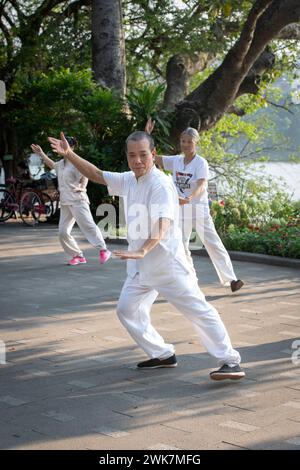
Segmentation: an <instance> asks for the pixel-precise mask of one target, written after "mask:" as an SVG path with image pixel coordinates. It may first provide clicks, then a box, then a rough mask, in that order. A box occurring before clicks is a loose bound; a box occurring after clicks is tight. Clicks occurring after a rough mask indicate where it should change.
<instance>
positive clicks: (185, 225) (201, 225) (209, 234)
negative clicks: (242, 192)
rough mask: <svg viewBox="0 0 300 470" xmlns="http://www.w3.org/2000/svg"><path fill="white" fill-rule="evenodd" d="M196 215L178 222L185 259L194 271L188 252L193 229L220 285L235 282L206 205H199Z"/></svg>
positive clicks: (223, 247) (229, 263)
mask: <svg viewBox="0 0 300 470" xmlns="http://www.w3.org/2000/svg"><path fill="white" fill-rule="evenodd" d="M196 214H197V216H196V217H191V218H184V219H183V218H182V219H181V220H180V227H181V230H182V241H183V245H184V249H185V253H186V256H187V259H188V261H189V263H190V265H191V267H192V268H193V269H194V265H193V259H192V256H191V252H190V250H189V242H190V238H191V233H192V229H193V228H195V229H196V232H197V233H198V235H199V237H200V240H201V241H202V243H203V245H204V246H205V248H206V251H207V253H208V255H209V257H210V259H211V261H212V263H213V265H214V267H215V270H216V271H217V274H218V276H219V279H220V282H221V284H223V285H229V284H230V282H231V281H236V279H237V278H236V275H235V272H234V270H233V266H232V263H231V260H230V257H229V254H228V253H227V251H226V248H225V246H224V245H223V243H222V240H221V239H220V237H219V235H218V233H217V231H216V228H215V225H214V222H213V220H212V217H211V215H210V212H209V207H208V206H207V205H206V204H199V205H198V206H197V212H196Z"/></svg>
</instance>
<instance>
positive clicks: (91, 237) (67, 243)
mask: <svg viewBox="0 0 300 470" xmlns="http://www.w3.org/2000/svg"><path fill="white" fill-rule="evenodd" d="M66 139H67V140H68V142H69V145H70V148H73V149H74V148H75V145H76V140H75V139H74V138H73V137H66ZM31 148H32V150H33V151H34V153H36V154H37V155H39V156H40V157H41V158H42V160H43V162H44V163H45V165H47V166H48V167H49V168H51V169H53V168H54V170H55V171H56V174H57V178H58V188H59V192H60V218H59V226H58V230H59V240H60V243H61V245H62V247H63V249H64V251H65V253H67V255H69V256H72V258H71V259H70V261H69V262H68V264H70V265H71V266H75V265H77V264H85V263H86V262H87V261H86V259H85V257H84V256H83V253H82V251H81V250H80V248H79V246H78V245H77V243H76V240H75V239H74V237H73V236H72V235H71V231H72V228H73V226H74V224H75V222H76V223H77V225H78V227H79V228H80V230H81V232H82V233H83V235H84V236H85V237H86V239H87V240H88V241H89V242H90V243H91V244H92V245H94V246H95V247H97V248H99V249H100V253H99V261H100V263H101V264H103V263H105V262H106V261H107V260H108V259H109V258H110V256H111V252H110V251H109V250H108V249H107V248H106V244H105V241H104V239H103V236H102V233H101V231H100V229H99V227H98V226H97V225H96V224H95V222H94V220H93V217H92V214H91V211H90V207H89V198H88V195H87V193H86V187H87V183H88V179H87V178H86V177H85V176H83V175H82V174H81V173H80V172H79V171H78V170H77V169H76V168H75V167H74V166H73V165H72V163H70V162H69V160H67V159H66V158H63V159H62V160H60V161H59V162H54V161H53V160H51V159H50V158H49V157H48V156H47V155H46V154H45V153H44V152H43V150H42V149H41V147H40V146H39V145H35V144H32V146H31Z"/></svg>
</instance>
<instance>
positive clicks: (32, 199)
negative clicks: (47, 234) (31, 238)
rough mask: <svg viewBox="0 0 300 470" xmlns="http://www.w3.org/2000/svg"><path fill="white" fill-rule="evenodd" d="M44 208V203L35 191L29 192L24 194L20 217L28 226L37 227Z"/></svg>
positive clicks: (21, 201)
mask: <svg viewBox="0 0 300 470" xmlns="http://www.w3.org/2000/svg"><path fill="white" fill-rule="evenodd" d="M42 208H43V204H42V201H41V199H40V197H39V195H38V194H37V193H35V192H34V191H27V192H25V193H24V194H22V197H21V200H20V216H21V219H22V220H23V222H24V223H25V224H26V225H30V226H31V227H32V226H34V225H36V224H37V223H38V221H39V218H40V216H41V212H42V210H43V209H42Z"/></svg>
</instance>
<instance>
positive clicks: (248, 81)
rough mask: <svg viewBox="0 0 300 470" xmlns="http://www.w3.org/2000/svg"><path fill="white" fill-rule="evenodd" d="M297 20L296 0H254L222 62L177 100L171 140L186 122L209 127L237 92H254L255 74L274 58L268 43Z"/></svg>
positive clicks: (299, 7) (299, 3)
mask: <svg viewBox="0 0 300 470" xmlns="http://www.w3.org/2000/svg"><path fill="white" fill-rule="evenodd" d="M299 20H300V1H299V0H273V1H272V0H271V1H270V0H257V1H256V2H255V4H254V5H253V7H252V9H251V11H250V13H249V15H248V19H247V21H246V23H245V25H244V27H243V30H242V32H241V35H240V38H239V39H238V40H237V42H236V44H235V45H234V46H233V47H232V49H231V50H230V51H229V52H228V54H227V55H226V57H225V59H224V61H223V63H222V64H221V65H220V66H219V67H218V68H217V69H216V70H215V71H214V72H213V73H212V74H211V75H210V76H209V77H208V78H207V79H206V80H205V81H204V82H203V83H202V84H201V85H200V86H199V87H198V88H196V89H195V90H194V91H193V92H192V93H190V94H189V95H188V96H187V97H186V98H185V99H184V100H182V101H181V102H180V103H178V104H177V106H176V118H175V122H174V126H173V129H172V133H171V137H172V140H173V143H174V144H175V145H177V143H178V136H179V135H180V132H181V131H182V130H183V129H184V128H186V127H187V126H192V127H195V128H196V129H198V130H199V131H205V130H208V129H211V128H212V127H213V126H214V125H215V124H216V123H217V122H218V120H219V119H221V117H222V116H223V115H224V113H225V112H227V110H229V109H230V108H231V107H232V105H233V103H234V101H235V99H236V98H237V97H238V96H239V95H241V94H243V93H249V92H250V93H254V92H257V90H258V87H257V81H256V78H257V75H259V73H261V71H263V70H265V69H266V68H268V67H269V66H271V65H272V62H273V61H274V56H273V54H272V53H271V52H270V51H269V50H268V48H267V45H268V43H269V42H270V41H271V40H272V39H274V38H276V37H278V36H279V34H280V32H281V31H282V30H283V28H285V27H286V26H287V25H289V24H291V23H295V22H297V21H298V22H299ZM251 69H252V72H251ZM255 70H257V71H258V72H259V73H258V74H256V72H255Z"/></svg>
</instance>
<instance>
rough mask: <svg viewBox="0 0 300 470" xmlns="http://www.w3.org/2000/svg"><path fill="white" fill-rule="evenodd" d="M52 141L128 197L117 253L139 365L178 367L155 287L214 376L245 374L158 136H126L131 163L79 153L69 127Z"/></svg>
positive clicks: (124, 316) (123, 316)
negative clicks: (196, 260)
mask: <svg viewBox="0 0 300 470" xmlns="http://www.w3.org/2000/svg"><path fill="white" fill-rule="evenodd" d="M49 141H50V143H51V145H52V148H53V149H54V150H55V151H56V152H58V153H60V154H61V155H63V156H64V157H65V158H67V159H68V160H69V161H70V162H71V163H72V164H73V165H74V166H75V167H76V168H77V169H78V170H79V171H80V173H82V174H83V175H85V176H86V177H87V178H88V179H90V180H92V181H94V182H97V183H100V184H104V185H106V186H108V189H109V192H110V194H114V195H118V196H122V197H124V198H125V199H126V200H125V205H126V221H127V230H128V237H127V238H128V243H129V246H128V251H116V252H115V255H116V256H117V257H119V258H121V259H126V260H128V262H127V279H126V281H125V284H124V286H123V289H122V292H121V295H120V299H119V302H118V306H117V314H118V316H119V319H120V321H121V322H122V324H123V325H124V326H125V328H126V329H127V331H128V332H129V334H130V335H131V336H132V338H133V339H134V340H135V341H136V343H137V344H138V345H139V346H140V347H141V348H142V349H143V350H144V351H145V352H146V354H147V355H148V356H149V358H150V359H149V360H147V361H144V362H141V363H139V364H138V365H137V367H138V368H139V369H144V370H146V369H154V368H159V367H176V366H177V360H176V356H175V350H174V346H173V345H172V344H168V343H165V341H164V339H163V338H162V337H161V336H160V335H159V333H158V332H157V331H156V330H155V328H154V327H153V326H152V324H151V318H150V310H151V306H152V304H153V302H154V301H155V299H156V297H157V295H158V293H160V294H161V295H163V296H164V297H165V298H166V300H167V301H168V302H170V303H171V304H172V305H174V306H175V307H176V308H177V309H178V310H179V311H180V312H181V313H183V314H184V315H185V316H186V317H187V318H188V319H190V320H191V322H192V323H193V325H194V326H195V328H196V330H197V332H198V334H199V339H200V340H201V342H202V343H203V345H204V346H205V348H206V349H207V351H208V352H209V353H210V354H211V355H212V356H213V357H214V358H215V359H216V360H217V361H218V363H219V365H220V366H221V367H220V368H219V369H218V370H216V371H213V372H211V374H210V377H211V378H212V379H213V380H223V379H241V378H243V377H244V376H245V373H244V372H243V371H242V369H241V368H240V365H239V364H240V361H241V358H240V355H239V353H238V352H237V351H236V350H234V349H233V347H232V345H231V342H230V338H229V336H228V333H227V331H226V328H225V326H224V324H223V322H222V320H221V318H220V316H219V314H218V312H217V311H216V309H215V308H214V307H213V306H212V305H210V304H209V303H208V302H206V300H205V297H204V295H203V293H202V292H201V291H200V288H199V286H198V282H197V277H196V275H195V274H194V272H193V270H192V269H191V266H190V264H189V263H188V262H187V259H186V255H185V251H184V247H183V243H182V237H181V232H180V228H179V226H178V220H177V215H178V214H177V213H178V197H177V193H176V189H175V187H174V185H173V183H172V180H171V179H170V178H168V177H167V176H166V175H165V174H164V173H163V172H161V171H160V170H158V169H157V168H156V167H155V165H154V156H155V149H154V142H153V139H152V137H151V136H150V135H148V134H146V133H145V132H134V133H133V134H131V135H130V136H129V137H128V139H127V141H126V144H127V160H128V166H129V168H130V170H131V171H128V172H124V173H115V172H109V171H101V170H99V169H98V168H97V167H95V166H94V165H92V164H91V163H89V162H87V161H86V160H84V159H82V158H81V157H79V156H78V155H76V154H75V153H74V152H73V151H72V149H71V148H70V146H69V145H68V142H67V141H66V140H65V138H64V135H63V134H61V140H58V139H54V138H49Z"/></svg>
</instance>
